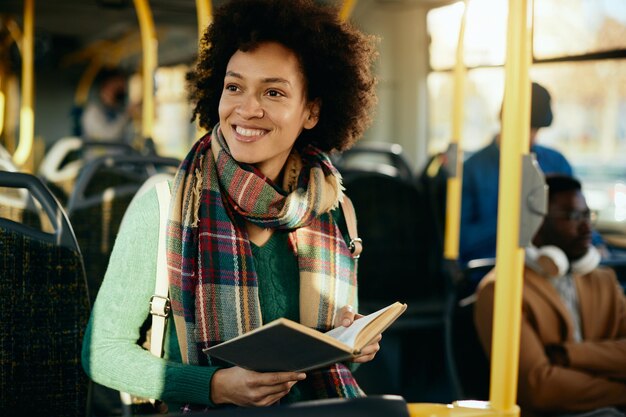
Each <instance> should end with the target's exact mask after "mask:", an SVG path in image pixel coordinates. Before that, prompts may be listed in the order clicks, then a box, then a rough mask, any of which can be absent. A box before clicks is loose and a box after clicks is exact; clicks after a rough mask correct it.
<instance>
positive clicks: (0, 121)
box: [0, 63, 8, 137]
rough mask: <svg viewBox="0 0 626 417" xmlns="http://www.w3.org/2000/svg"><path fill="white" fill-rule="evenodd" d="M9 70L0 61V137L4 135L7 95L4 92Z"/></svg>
mask: <svg viewBox="0 0 626 417" xmlns="http://www.w3.org/2000/svg"><path fill="white" fill-rule="evenodd" d="M7 72H8V71H6V70H5V68H4V65H3V64H2V63H0V137H2V131H3V130H4V118H5V117H6V115H5V114H4V111H5V108H6V96H5V94H4V90H5V84H6V82H7V81H6V78H7Z"/></svg>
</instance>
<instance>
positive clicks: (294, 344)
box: [204, 302, 406, 372]
mask: <svg viewBox="0 0 626 417" xmlns="http://www.w3.org/2000/svg"><path fill="white" fill-rule="evenodd" d="M404 310H406V304H402V303H399V302H395V303H393V304H391V305H389V306H387V307H385V308H382V309H380V310H378V311H376V312H374V313H372V314H369V315H367V316H364V317H361V318H360V319H357V320H355V321H354V322H353V323H352V325H350V326H349V327H343V326H340V327H336V328H334V329H332V330H330V331H328V332H326V333H322V332H319V331H317V330H315V329H311V328H310V327H306V326H304V325H302V324H300V323H296V322H294V321H292V320H289V319H285V318H280V319H277V320H274V321H272V322H270V323H267V324H266V325H264V326H262V327H259V328H258V329H255V330H252V331H250V332H248V333H246V334H243V335H241V336H238V337H235V338H233V339H230V340H228V341H226V342H224V343H220V344H219V345H216V346H213V347H211V348H208V349H204V353H206V354H208V355H210V356H212V357H215V358H218V359H221V360H224V361H226V362H230V363H232V364H234V365H237V366H241V367H242V368H246V369H250V370H253V371H257V372H270V371H307V370H310V369H315V368H319V367H322V366H325V365H330V364H333V363H336V362H341V361H345V360H349V359H351V358H353V357H354V356H356V355H358V354H359V353H360V351H361V349H362V348H363V347H365V346H367V345H368V344H369V343H370V342H371V341H372V340H373V339H374V338H375V337H376V335H378V334H379V333H382V332H383V331H384V330H385V329H386V328H387V327H389V326H390V325H391V324H392V323H393V322H394V321H395V320H396V319H397V318H398V317H399V316H400V315H401V314H402V313H404Z"/></svg>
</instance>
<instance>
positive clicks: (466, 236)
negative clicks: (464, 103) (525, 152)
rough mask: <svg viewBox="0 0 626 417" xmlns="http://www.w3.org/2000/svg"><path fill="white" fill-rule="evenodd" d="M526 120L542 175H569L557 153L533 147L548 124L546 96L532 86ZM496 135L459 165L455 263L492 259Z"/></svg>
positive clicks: (569, 169) (497, 153) (549, 113)
mask: <svg viewBox="0 0 626 417" xmlns="http://www.w3.org/2000/svg"><path fill="white" fill-rule="evenodd" d="M531 97H532V99H531V116H530V152H532V153H534V154H535V156H536V158H537V162H538V163H539V167H540V168H541V170H542V171H543V173H544V174H564V175H570V176H571V175H572V174H573V170H572V167H571V165H570V164H569V162H568V161H567V160H566V159H565V157H564V156H563V155H562V154H561V153H560V152H558V151H556V150H554V149H551V148H548V147H546V146H541V145H538V144H536V143H535V142H536V139H537V133H538V131H539V129H541V128H542V127H547V126H550V125H551V124H552V118H553V116H552V108H551V105H550V101H551V100H550V93H549V92H548V90H546V89H545V88H544V87H543V86H541V85H539V84H537V83H534V82H533V83H532V93H531ZM499 161H500V134H498V135H496V137H495V138H494V140H493V141H492V142H491V143H490V144H489V145H487V146H486V147H484V148H482V149H480V150H479V151H477V152H476V153H475V154H473V155H472V156H470V157H469V158H468V159H467V160H466V161H465V163H464V165H463V191H462V203H461V236H460V242H459V244H460V247H459V261H460V262H461V264H466V263H467V262H469V261H470V260H472V259H479V258H493V257H495V256H496V224H497V214H498V184H499V168H500V167H499Z"/></svg>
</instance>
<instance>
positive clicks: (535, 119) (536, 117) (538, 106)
mask: <svg viewBox="0 0 626 417" xmlns="http://www.w3.org/2000/svg"><path fill="white" fill-rule="evenodd" d="M551 124H552V108H551V107H550V93H548V90H546V89H545V88H544V87H542V86H541V85H539V84H537V83H533V84H532V91H531V104H530V126H531V127H534V128H540V127H547V126H550V125H551Z"/></svg>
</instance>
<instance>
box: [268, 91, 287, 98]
mask: <svg viewBox="0 0 626 417" xmlns="http://www.w3.org/2000/svg"><path fill="white" fill-rule="evenodd" d="M267 95H268V96H270V97H282V96H283V95H284V94H283V93H281V92H280V91H278V90H268V91H267Z"/></svg>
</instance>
